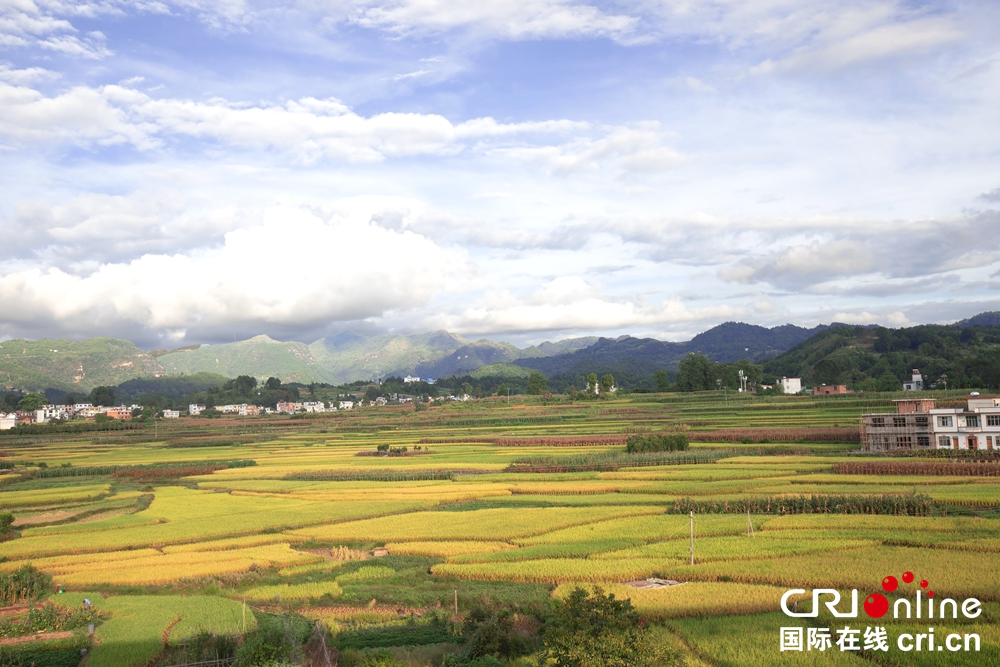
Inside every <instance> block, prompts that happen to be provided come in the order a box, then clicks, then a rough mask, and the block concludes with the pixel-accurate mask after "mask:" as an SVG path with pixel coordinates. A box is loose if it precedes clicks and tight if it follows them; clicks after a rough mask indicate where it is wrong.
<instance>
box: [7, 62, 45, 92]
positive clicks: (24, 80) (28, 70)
mask: <svg viewBox="0 0 1000 667" xmlns="http://www.w3.org/2000/svg"><path fill="white" fill-rule="evenodd" d="M59 77H60V74H59V73H58V72H52V71H50V70H47V69H45V68H42V67H25V68H24V69H15V68H14V67H12V66H11V65H10V64H9V63H0V81H6V82H7V83H12V84H14V85H15V86H26V85H30V84H33V83H39V82H42V81H54V80H56V79H58V78H59Z"/></svg>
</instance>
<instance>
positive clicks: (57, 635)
mask: <svg viewBox="0 0 1000 667" xmlns="http://www.w3.org/2000/svg"><path fill="white" fill-rule="evenodd" d="M72 636H73V631H72V630H63V631H62V632H39V633H38V634H37V635H26V636H24V637H5V638H3V639H0V646H7V645H9V644H27V643H28V642H40V641H45V640H46V639H66V638H68V637H72Z"/></svg>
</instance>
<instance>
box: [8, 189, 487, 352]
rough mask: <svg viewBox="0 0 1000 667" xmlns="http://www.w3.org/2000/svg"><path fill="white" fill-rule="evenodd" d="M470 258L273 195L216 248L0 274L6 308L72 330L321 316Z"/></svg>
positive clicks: (307, 321) (23, 322)
mask: <svg viewBox="0 0 1000 667" xmlns="http://www.w3.org/2000/svg"><path fill="white" fill-rule="evenodd" d="M467 270H468V269H467V268H466V264H465V259H464V256H463V254H462V253H460V252H458V251H453V250H447V249H443V248H441V247H439V246H437V245H435V244H434V243H432V242H431V241H429V240H427V239H426V238H424V237H422V236H419V235H417V234H414V233H412V232H409V231H403V232H396V231H392V230H387V229H384V228H382V227H379V226H377V225H374V224H370V223H367V222H363V221H359V220H356V219H352V218H351V217H350V216H347V217H344V218H332V219H331V220H329V221H326V222H325V221H324V220H323V219H321V218H319V217H317V216H316V215H314V214H312V213H310V212H308V211H305V210H302V209H296V208H288V207H274V208H271V209H269V210H267V211H266V213H265V215H264V217H263V220H262V222H261V224H259V225H255V226H253V227H250V228H246V229H240V230H236V231H232V232H229V233H228V234H226V236H225V245H224V246H223V247H221V248H219V249H217V250H203V251H198V252H193V253H189V254H174V255H144V256H142V257H140V258H138V259H136V260H133V261H131V262H127V263H118V264H105V265H103V266H101V267H100V268H99V269H98V270H96V271H95V272H93V273H92V274H90V275H87V276H76V275H72V274H69V273H65V272H63V271H61V270H59V269H56V268H48V269H43V268H39V269H30V270H24V271H19V272H15V273H10V274H7V275H4V276H2V277H0V301H2V302H3V303H4V309H3V313H2V315H0V319H2V321H3V323H4V324H6V325H8V326H11V325H13V326H17V327H19V328H22V329H24V328H31V327H35V326H45V325H49V326H53V327H56V328H58V329H60V330H62V331H72V332H74V333H77V334H79V333H83V332H94V331H107V330H109V329H114V328H120V329H128V330H134V329H136V328H141V329H145V330H159V331H163V330H174V331H176V330H182V329H183V330H190V329H195V328H198V329H202V330H211V329H216V330H217V329H219V328H223V327H239V326H243V327H250V328H253V327H265V326H278V327H281V326H291V327H301V326H309V325H313V326H318V325H322V324H323V323H327V322H330V321H337V320H353V319H361V318H366V317H378V316H380V315H382V314H383V313H384V312H385V311H387V310H390V309H399V310H405V309H410V308H415V307H417V306H420V305H422V304H424V303H426V302H427V300H428V299H430V298H431V297H432V296H434V295H435V294H437V293H438V292H440V291H441V290H446V289H448V288H449V281H451V280H453V279H455V278H458V277H460V276H461V275H462V274H463V273H464V272H466V271H467Z"/></svg>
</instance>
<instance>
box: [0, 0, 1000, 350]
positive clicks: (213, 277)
mask: <svg viewBox="0 0 1000 667" xmlns="http://www.w3.org/2000/svg"><path fill="white" fill-rule="evenodd" d="M0 183H2V188H0V339H10V338H43V337H48V338H54V337H69V338H76V339H79V338H86V337H90V336H113V337H118V338H126V339H129V340H132V341H134V342H136V343H137V344H139V345H141V346H144V347H147V348H153V347H167V348H172V347H179V346H182V345H189V344H192V343H218V342H226V341H231V340H233V339H237V338H239V339H243V338H248V337H250V336H254V335H258V334H267V335H269V336H271V337H272V338H276V339H280V340H300V341H304V342H311V341H313V340H316V339H318V338H320V337H322V336H325V335H328V334H330V333H334V332H338V331H342V330H354V331H359V332H363V333H387V332H402V333H413V332H422V331H431V330H438V329H447V330H448V331H452V332H454V333H458V334H461V335H463V336H466V337H468V338H473V339H474V338H479V337H486V338H490V339H493V340H506V341H510V342H513V343H515V344H520V345H526V344H532V343H537V342H540V341H543V340H557V339H562V338H567V337H572V336H583V335H603V336H618V335H622V334H632V335H641V336H651V337H655V338H659V339H662V340H687V339H689V338H690V337H691V336H692V335H694V334H696V333H698V332H700V331H703V330H705V329H708V328H710V327H712V326H714V325H716V324H719V323H721V322H725V321H742V322H749V323H753V324H760V325H764V326H774V325H779V324H784V323H794V324H798V325H801V326H812V325H815V324H819V323H829V322H834V321H837V322H847V323H864V324H867V323H878V324H882V325H886V326H893V327H900V326H910V325H913V324H924V323H946V322H953V321H955V320H958V319H961V318H965V317H969V316H972V315H974V314H976V313H979V312H983V311H988V310H1000V3H997V2H995V0H981V1H977V0H970V1H967V2H919V1H909V2H906V1H890V0H869V1H853V0H706V1H698V0H635V1H622V2H600V3H597V2H594V3H591V2H586V1H574V0H451V1H449V2H445V1H443V0H289V1H285V2H276V1H271V0H219V1H216V2H212V1H209V0H93V1H90V2H87V1H80V2H68V1H64V0H0Z"/></svg>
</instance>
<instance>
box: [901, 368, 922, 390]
mask: <svg viewBox="0 0 1000 667" xmlns="http://www.w3.org/2000/svg"><path fill="white" fill-rule="evenodd" d="M923 388H924V376H923V375H921V374H920V369H919V368H914V369H913V372H912V373H911V374H910V381H909V382H904V383H903V391H922V390H923Z"/></svg>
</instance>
